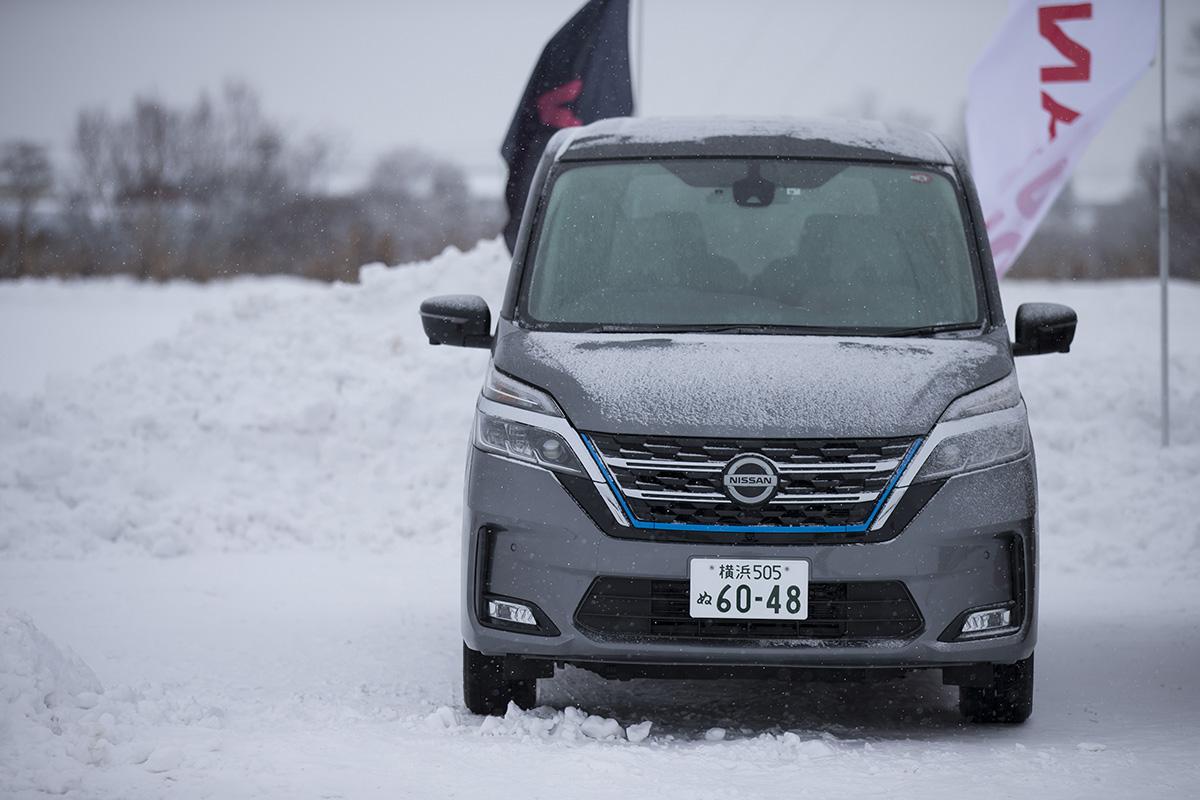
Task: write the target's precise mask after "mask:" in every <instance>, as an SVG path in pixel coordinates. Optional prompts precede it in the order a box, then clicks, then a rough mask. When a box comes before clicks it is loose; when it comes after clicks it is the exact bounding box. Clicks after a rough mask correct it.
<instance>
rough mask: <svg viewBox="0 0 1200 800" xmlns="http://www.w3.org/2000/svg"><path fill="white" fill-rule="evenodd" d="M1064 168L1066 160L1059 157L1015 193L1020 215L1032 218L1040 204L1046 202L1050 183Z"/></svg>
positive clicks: (1056, 178)
mask: <svg viewBox="0 0 1200 800" xmlns="http://www.w3.org/2000/svg"><path fill="white" fill-rule="evenodd" d="M1066 168H1067V160H1066V159H1065V158H1060V159H1059V160H1058V161H1055V162H1054V163H1053V164H1051V165H1050V168H1049V169H1046V170H1044V171H1043V172H1042V174H1041V175H1038V176H1037V177H1036V178H1034V179H1033V180H1031V181H1030V182H1029V183H1027V184H1025V186H1024V187H1022V189H1021V191H1020V192H1018V193H1017V210H1018V211H1020V212H1021V216H1023V217H1025V218H1026V219H1033V217H1034V215H1035V214H1037V213H1038V211H1039V210H1040V209H1041V207H1042V204H1043V203H1045V202H1046V195H1047V194H1048V191H1047V190H1048V189H1049V188H1050V185H1051V184H1053V183H1054V182H1055V181H1056V180H1058V178H1059V177H1060V176H1061V175H1062V174H1063V170H1065V169H1066Z"/></svg>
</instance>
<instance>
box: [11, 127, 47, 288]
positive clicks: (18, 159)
mask: <svg viewBox="0 0 1200 800" xmlns="http://www.w3.org/2000/svg"><path fill="white" fill-rule="evenodd" d="M53 184H54V172H53V169H52V168H51V166H50V159H49V158H47V157H46V149H45V148H44V147H42V146H41V145H38V144H34V143H33V142H26V141H16V142H10V143H8V144H6V145H4V146H3V147H2V148H0V188H2V189H3V190H4V192H5V193H6V194H8V195H10V196H11V197H12V198H13V199H14V200H16V203H17V217H16V224H15V242H14V244H13V249H12V254H11V256H10V257H9V258H7V259H5V260H4V261H5V262H6V267H5V270H4V272H5V274H6V275H7V276H12V277H20V276H22V275H25V274H28V272H29V264H28V259H29V256H28V246H29V235H30V222H31V220H32V217H33V211H34V207H35V206H36V205H37V203H38V201H39V200H41V199H42V198H43V197H45V196H46V194H47V193H49V191H50V188H51V186H53Z"/></svg>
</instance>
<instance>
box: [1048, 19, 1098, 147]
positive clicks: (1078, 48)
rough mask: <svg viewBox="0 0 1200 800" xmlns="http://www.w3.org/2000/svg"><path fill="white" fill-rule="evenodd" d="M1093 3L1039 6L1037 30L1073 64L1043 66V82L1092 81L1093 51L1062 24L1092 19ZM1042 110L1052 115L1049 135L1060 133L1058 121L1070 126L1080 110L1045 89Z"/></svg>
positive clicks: (1053, 135) (1051, 136) (1052, 136)
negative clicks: (1070, 34)
mask: <svg viewBox="0 0 1200 800" xmlns="http://www.w3.org/2000/svg"><path fill="white" fill-rule="evenodd" d="M1091 18H1092V4H1091V3H1072V4H1070V5H1064V4H1059V5H1053V6H1041V7H1039V8H1038V33H1040V34H1041V35H1042V36H1043V37H1044V38H1045V39H1046V41H1048V42H1050V44H1052V45H1054V47H1055V49H1057V50H1058V52H1060V53H1062V54H1063V56H1064V57H1065V58H1066V59H1067V60H1068V61H1070V62H1071V63H1070V64H1069V65H1067V66H1057V67H1042V73H1041V74H1042V83H1063V82H1070V81H1089V80H1091V79H1092V51H1091V50H1088V49H1087V48H1086V47H1084V46H1083V45H1081V44H1080V43H1079V42H1077V41H1075V40H1074V39H1072V38H1071V37H1070V36H1067V34H1066V33H1065V32H1064V31H1063V29H1062V26H1061V25H1060V24H1059V23H1061V22H1062V21H1063V20H1068V19H1091ZM1042 109H1043V110H1044V111H1046V112H1047V113H1048V114H1050V126H1049V130H1050V138H1051V139H1052V140H1053V139H1054V137H1055V136H1057V135H1058V123H1060V122H1061V123H1063V124H1064V125H1070V124H1071V123H1072V122H1074V121H1075V120H1076V119H1078V118H1079V112H1078V111H1076V110H1075V109H1073V108H1070V107H1068V106H1065V105H1063V104H1062V103H1060V102H1058V101H1057V100H1055V99H1054V98H1053V97H1051V96H1050V95H1049V93H1047V92H1046V91H1045V90H1044V89H1043V91H1042Z"/></svg>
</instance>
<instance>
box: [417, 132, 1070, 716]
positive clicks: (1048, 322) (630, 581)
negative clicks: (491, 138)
mask: <svg viewBox="0 0 1200 800" xmlns="http://www.w3.org/2000/svg"><path fill="white" fill-rule="evenodd" d="M421 315H422V318H423V323H424V326H425V331H426V333H427V335H428V337H429V340H430V342H431V343H433V344H448V345H458V346H465V347H486V348H490V349H491V351H492V361H491V364H490V366H489V368H488V372H487V377H486V379H485V382H484V385H483V390H482V392H481V394H480V396H479V399H478V404H477V412H476V415H475V424H474V431H473V432H472V445H471V447H470V450H469V453H468V456H467V476H466V493H465V508H464V520H463V548H462V554H463V613H462V633H463V641H464V645H463V693H464V697H465V701H466V705H467V707H468V708H469V709H470V710H471V711H473V712H476V713H502V712H503V711H504V710H505V709H506V707H507V706H508V704H509V703H510V702H513V703H516V704H517V705H518V706H521V707H525V708H528V707H531V706H533V705H535V703H536V698H537V680H538V678H544V677H550V676H552V675H553V674H554V669H555V668H556V667H562V666H565V665H573V666H576V667H581V668H585V669H588V670H591V671H593V672H596V673H598V674H600V675H602V676H607V677H612V678H630V677H688V678H716V679H721V678H730V677H745V676H760V677H764V678H774V679H788V678H801V677H803V678H805V679H810V678H812V677H814V676H815V677H828V678H834V679H842V678H846V677H851V673H853V677H855V678H857V679H862V678H864V677H865V678H866V679H869V680H886V679H894V678H898V677H901V676H903V675H904V674H906V673H908V672H911V671H913V670H922V669H938V670H941V675H942V679H943V681H944V682H945V683H947V684H950V685H956V686H958V687H960V689H959V692H960V707H961V710H962V712H963V714H964V715H965V716H966V717H967V718H968V719H970V720H973V721H977V722H1007V723H1016V722H1022V721H1024V720H1025V719H1026V718H1028V716H1029V714H1030V713H1031V711H1032V707H1033V654H1034V645H1035V643H1036V638H1037V592H1036V588H1037V481H1036V473H1035V468H1034V457H1033V447H1032V443H1031V441H1030V435H1029V427H1028V424H1027V420H1026V412H1025V404H1024V401H1023V400H1022V397H1021V392H1020V388H1019V387H1018V385H1017V376H1016V373H1015V371H1014V368H1013V356H1018V355H1030V354H1036V353H1056V352H1067V350H1068V349H1069V347H1070V344H1071V340H1072V338H1073V336H1074V332H1075V313H1074V312H1073V311H1072V310H1071V309H1069V308H1066V307H1064V306H1058V305H1053V304H1043V303H1036V304H1033V303H1031V304H1026V305H1023V306H1021V307H1020V308H1019V309H1018V310H1017V314H1016V323H1015V340H1013V339H1010V334H1009V330H1008V328H1007V326H1006V325H1005V320H1004V314H1003V311H1002V309H1001V305H1000V295H999V292H998V289H997V284H996V274H995V270H994V268H993V265H992V260H991V254H990V251H989V248H988V240H987V234H986V231H985V227H984V222H983V219H982V217H981V213H980V209H979V203H978V199H977V198H976V195H975V191H974V188H973V186H972V184H971V180H970V177H969V175H968V173H967V171H966V169H965V168H964V166H963V164H962V163H961V162H960V161H959V160H957V159H956V158H955V157H953V156H952V155H951V154H950V153H949V152H948V151H947V149H946V148H945V147H944V146H943V145H942V143H941V142H939V141H938V140H937V138H935V137H934V136H932V135H931V134H928V133H925V132H922V131H917V130H913V129H908V128H902V127H896V126H891V125H883V124H879V123H805V122H800V121H795V120H652V119H615V120H605V121H603V122H599V123H595V124H593V125H589V126H586V127H580V128H573V129H569V130H566V131H562V132H560V133H559V134H557V135H556V136H555V138H554V139H553V140H552V141H551V143H550V145H549V146H548V147H547V149H546V152H545V154H544V155H543V157H542V159H541V161H540V163H539V166H538V169H537V173H536V175H535V177H534V180H533V185H532V189H531V191H530V196H529V201H528V203H527V206H526V209H525V213H524V216H523V219H522V224H521V230H520V235H519V238H518V241H517V244H516V248H515V252H514V255H513V263H512V271H511V276H510V279H509V283H508V288H507V293H506V296H505V298H504V301H503V305H502V306H501V308H500V309H499V320H498V321H497V323H496V325H495V327H494V329H493V325H492V319H491V313H490V310H489V308H488V306H487V304H486V303H485V302H484V301H483V300H482V299H481V298H478V297H474V296H461V295H459V296H450V297H437V298H431V299H429V300H427V301H425V303H423V304H422V307H421Z"/></svg>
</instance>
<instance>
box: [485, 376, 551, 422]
mask: <svg viewBox="0 0 1200 800" xmlns="http://www.w3.org/2000/svg"><path fill="white" fill-rule="evenodd" d="M483 396H484V397H486V398H487V399H488V400H494V401H495V402H497V403H503V404H504V405H506V406H513V407H514V408H523V409H525V410H526V411H536V412H538V413H540V414H549V415H550V416H552V417H561V416H562V415H563V413H562V410H561V409H560V408H559V407H558V403H556V402H554V398H553V397H551V396H550V395H548V394H546V393H545V392H543V391H542V390H541V389H535V388H534V387H532V386H530V385H529V384H527V383H522V382H521V381H519V380H517V379H516V378H510V377H509V376H507V375H505V374H504V373H503V372H499V371H498V370H497V369H496V368H495V367H494V366H492V365H490V364H489V365H488V371H487V377H486V378H484V381H483Z"/></svg>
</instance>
